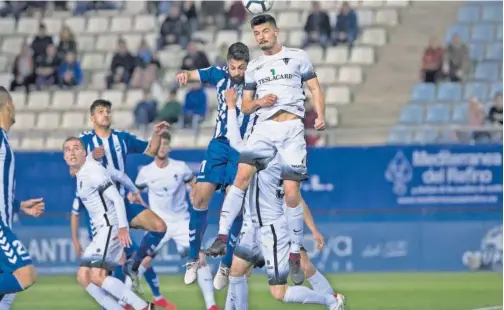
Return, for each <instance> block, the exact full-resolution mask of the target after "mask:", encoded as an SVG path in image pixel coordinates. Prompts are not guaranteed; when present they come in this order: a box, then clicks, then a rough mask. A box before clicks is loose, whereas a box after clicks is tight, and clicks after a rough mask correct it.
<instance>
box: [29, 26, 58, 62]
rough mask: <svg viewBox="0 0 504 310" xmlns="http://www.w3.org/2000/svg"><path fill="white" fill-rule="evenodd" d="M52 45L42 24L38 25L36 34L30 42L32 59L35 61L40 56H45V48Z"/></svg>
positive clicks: (51, 40)
mask: <svg viewBox="0 0 504 310" xmlns="http://www.w3.org/2000/svg"><path fill="white" fill-rule="evenodd" d="M52 44H53V38H52V37H51V36H49V35H47V29H46V26H45V25H44V24H40V25H39V29H38V33H37V35H36V36H35V38H34V39H33V41H32V44H31V48H32V50H33V59H35V60H36V59H37V57H39V56H40V55H45V53H46V51H47V46H49V45H52Z"/></svg>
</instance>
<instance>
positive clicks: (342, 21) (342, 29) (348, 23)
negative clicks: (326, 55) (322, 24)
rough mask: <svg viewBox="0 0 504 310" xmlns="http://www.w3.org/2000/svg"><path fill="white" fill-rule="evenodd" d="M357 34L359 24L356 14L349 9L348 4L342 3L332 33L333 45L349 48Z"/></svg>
mask: <svg viewBox="0 0 504 310" xmlns="http://www.w3.org/2000/svg"><path fill="white" fill-rule="evenodd" d="M358 34H359V23H358V21H357V14H356V13H355V11H354V10H353V9H352V8H351V7H350V5H349V4H348V2H346V1H345V2H343V4H342V5H341V9H340V11H339V13H338V17H337V19H336V26H335V27H334V32H333V35H332V36H333V44H334V45H338V44H340V43H346V44H348V46H349V47H350V48H351V47H352V46H353V43H354V41H355V40H356V39H357V35H358Z"/></svg>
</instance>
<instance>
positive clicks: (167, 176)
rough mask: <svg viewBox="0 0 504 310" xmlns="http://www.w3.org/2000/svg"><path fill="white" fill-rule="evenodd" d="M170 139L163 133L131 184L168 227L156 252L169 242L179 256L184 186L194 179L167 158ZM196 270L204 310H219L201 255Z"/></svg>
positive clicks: (184, 239)
mask: <svg viewBox="0 0 504 310" xmlns="http://www.w3.org/2000/svg"><path fill="white" fill-rule="evenodd" d="M170 140H171V136H170V134H169V133H167V132H165V133H164V134H163V135H162V140H161V141H162V142H161V148H160V149H159V151H158V153H157V156H156V159H155V160H154V161H153V162H152V163H150V164H149V165H147V166H144V167H142V168H141V169H140V171H139V172H138V176H137V179H136V181H135V184H136V186H137V187H138V188H140V189H142V190H148V197H149V205H150V208H151V210H152V211H154V213H156V214H157V215H159V217H161V218H162V219H163V220H164V221H165V222H166V227H168V229H167V231H166V234H165V236H164V238H163V240H162V241H161V242H160V243H159V246H158V249H156V252H157V251H158V250H159V248H161V247H162V246H163V245H165V244H167V243H168V241H170V240H173V241H175V244H176V245H177V250H178V252H179V253H180V254H181V256H184V255H187V251H188V250H189V211H188V209H189V205H188V203H187V200H186V196H187V185H189V186H190V187H194V184H195V183H196V182H195V179H194V177H193V173H192V171H191V169H190V168H189V166H187V164H186V163H184V162H183V161H179V160H175V159H172V158H169V157H168V154H169V152H170ZM151 260H152V258H151V257H146V258H145V259H144V261H143V262H142V265H141V266H140V269H139V275H141V274H142V273H143V272H144V271H145V268H146V266H149V265H150V263H151ZM199 262H200V268H199V269H198V284H199V287H200V289H201V292H202V293H203V298H204V300H205V304H206V308H207V309H208V310H219V307H217V306H216V304H215V298H214V292H213V285H212V271H211V270H210V266H208V265H207V264H206V262H205V255H204V254H203V253H200V258H199Z"/></svg>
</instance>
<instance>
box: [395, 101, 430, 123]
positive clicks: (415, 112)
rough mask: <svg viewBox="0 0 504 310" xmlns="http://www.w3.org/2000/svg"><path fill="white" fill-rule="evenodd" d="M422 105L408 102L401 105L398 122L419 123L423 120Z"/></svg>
mask: <svg viewBox="0 0 504 310" xmlns="http://www.w3.org/2000/svg"><path fill="white" fill-rule="evenodd" d="M423 114H424V111H423V107H421V106H420V105H418V104H410V105H406V106H404V107H403V109H402V111H401V115H400V116H399V122H400V123H401V124H420V123H421V122H422V121H423Z"/></svg>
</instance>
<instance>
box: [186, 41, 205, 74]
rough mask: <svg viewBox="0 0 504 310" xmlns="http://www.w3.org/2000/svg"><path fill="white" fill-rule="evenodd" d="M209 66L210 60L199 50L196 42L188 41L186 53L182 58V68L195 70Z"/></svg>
mask: <svg viewBox="0 0 504 310" xmlns="http://www.w3.org/2000/svg"><path fill="white" fill-rule="evenodd" d="M206 67H210V62H209V61H208V58H207V56H206V54H205V52H203V51H200V50H199V48H198V45H197V44H196V42H189V44H188V45H187V55H185V57H184V58H183V59H182V66H181V67H180V69H182V70H196V69H203V68H206Z"/></svg>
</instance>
